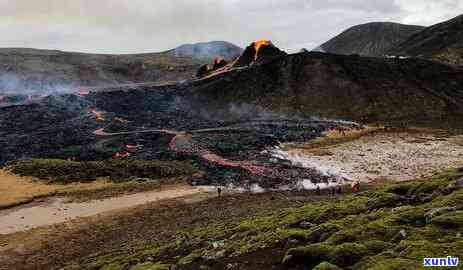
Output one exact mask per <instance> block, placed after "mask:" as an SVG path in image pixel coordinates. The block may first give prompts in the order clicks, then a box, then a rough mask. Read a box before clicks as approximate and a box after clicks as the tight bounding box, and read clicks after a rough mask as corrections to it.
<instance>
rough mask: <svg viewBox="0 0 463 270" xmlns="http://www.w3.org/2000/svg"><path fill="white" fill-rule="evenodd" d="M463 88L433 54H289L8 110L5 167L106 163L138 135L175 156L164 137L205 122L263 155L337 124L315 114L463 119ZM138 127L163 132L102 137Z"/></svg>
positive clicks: (203, 136)
mask: <svg viewBox="0 0 463 270" xmlns="http://www.w3.org/2000/svg"><path fill="white" fill-rule="evenodd" d="M462 85H463V70H462V69H460V68H456V67H453V66H450V65H445V64H440V63H438V62H435V61H429V60H423V59H416V58H410V59H401V60H399V59H384V58H362V57H356V56H342V55H330V54H323V53H299V54H293V55H282V56H278V57H276V58H273V59H272V60H270V61H267V62H263V63H258V64H253V65H251V66H250V67H240V68H234V69H231V70H230V71H227V72H221V73H218V74H215V75H211V76H209V77H206V78H205V79H201V80H194V81H189V82H186V83H180V84H171V85H163V86H154V87H153V86H140V87H139V88H136V87H135V88H134V87H127V88H126V89H123V88H120V87H117V88H115V89H114V90H111V89H106V90H104V91H94V92H91V93H89V95H84V96H78V95H65V96H61V97H48V98H45V99H43V100H39V101H37V102H33V103H31V104H25V105H22V106H9V107H4V108H0V123H1V124H2V130H1V131H0V135H1V136H0V164H1V163H5V162H8V161H11V160H17V159H18V158H24V157H49V158H63V159H66V158H69V157H78V158H79V160H101V159H107V158H111V157H112V156H113V155H115V153H116V152H120V153H124V152H125V151H126V149H125V148H124V147H123V146H124V145H125V144H135V145H136V142H138V143H139V144H141V145H144V147H143V149H142V150H141V151H136V152H134V153H133V154H132V156H133V157H135V158H137V157H138V158H141V159H147V158H148V159H156V158H165V157H168V156H169V155H171V153H170V150H169V147H168V144H166V139H165V137H166V136H167V137H169V136H174V135H173V134H181V133H179V132H180V131H187V130H190V132H194V131H195V130H202V129H206V131H207V130H208V129H212V130H210V132H214V130H213V129H218V130H217V131H216V132H219V133H220V132H225V133H226V134H228V133H227V132H226V131H227V130H228V129H232V130H236V129H238V130H241V129H244V130H247V132H248V133H249V134H252V136H251V135H249V136H250V137H249V138H248V137H246V136H248V135H246V134H248V133H243V134H235V133H230V134H228V135H223V136H225V137H220V136H219V137H214V136H211V135H209V134H208V133H207V132H200V133H198V134H197V135H196V136H197V140H200V141H201V143H205V144H206V145H217V147H218V149H219V152H220V153H222V154H223V155H225V156H226V157H229V158H237V159H240V160H242V159H246V158H247V157H248V156H247V154H246V155H245V156H243V155H242V153H250V151H247V152H242V151H240V149H241V148H243V147H246V148H247V149H248V150H249V149H253V151H257V152H256V153H258V151H259V150H261V149H262V147H265V146H266V145H273V144H275V141H280V142H281V141H291V140H305V139H308V138H309V137H310V138H311V137H312V136H317V134H320V133H321V132H323V130H326V129H330V128H333V125H335V123H330V122H327V123H317V122H313V121H312V122H311V119H313V118H314V117H315V118H317V117H319V118H322V119H323V118H326V119H343V120H353V121H360V122H364V123H383V124H387V125H389V124H391V125H400V126H403V125H405V126H416V125H420V126H426V127H445V128H457V127H461V123H462V121H461V120H462V119H463V113H462V111H461V106H462V104H463V92H462V89H461V86H462ZM247 121H248V122H249V121H251V122H250V123H251V124H252V125H250V126H248V125H247V124H246V122H247ZM266 121H270V122H266ZM294 121H296V122H299V124H295V123H294ZM237 123H241V125H238V124H237ZM102 128H103V129H102ZM140 129H144V130H148V131H149V130H152V132H153V133H156V134H157V135H156V136H155V137H151V136H150V134H149V132H148V133H147V134H145V133H143V134H144V135H143V136H141V135H142V134H137V132H133V133H130V132H129V133H128V134H126V136H122V137H118V136H115V137H111V140H106V139H105V140H103V141H106V143H103V144H102V143H101V142H102V140H101V139H102V138H105V137H106V136H107V135H106V133H108V132H109V133H110V134H111V133H115V134H117V133H118V132H126V131H136V130H140ZM166 129H168V130H170V131H166ZM301 129H303V130H304V129H313V130H314V131H313V133H312V134H307V133H305V132H303V130H301ZM105 130H106V131H105ZM277 131H278V133H276V132H277ZM269 133H271V134H273V135H271V136H270V135H268V134H269ZM123 135H125V133H123ZM221 136H222V135H221ZM241 136H244V137H241ZM269 136H270V137H269ZM307 136H308V137H307ZM50 138H53V140H50ZM160 138H164V139H160ZM225 138H227V139H225ZM215 139H219V140H230V141H227V143H219V144H217V142H215V141H214V140H215ZM211 140H212V142H211ZM167 142H168V141H167ZM237 142H240V143H239V144H237ZM25 145H27V146H30V147H24V146H25ZM214 147H215V146H214ZM198 149H200V148H198ZM199 153H203V152H201V151H200V152H199ZM212 179H218V178H212ZM267 182H268V183H270V182H271V181H270V180H268V181H267Z"/></svg>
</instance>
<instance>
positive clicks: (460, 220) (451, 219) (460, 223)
mask: <svg viewBox="0 0 463 270" xmlns="http://www.w3.org/2000/svg"><path fill="white" fill-rule="evenodd" d="M431 223H432V224H435V225H437V226H439V227H441V228H444V229H456V228H463V211H455V212H450V213H446V214H443V215H440V216H437V217H434V218H432V220H431Z"/></svg>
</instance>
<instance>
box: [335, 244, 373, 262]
mask: <svg viewBox="0 0 463 270" xmlns="http://www.w3.org/2000/svg"><path fill="white" fill-rule="evenodd" d="M368 253H369V251H368V249H367V248H366V247H365V246H364V245H362V244H356V243H344V244H341V245H339V246H336V247H335V248H334V250H333V251H332V253H331V256H330V260H329V262H332V263H334V264H336V265H339V266H350V265H354V264H355V263H357V262H358V261H360V259H362V258H363V257H364V256H366V255H367V254H368Z"/></svg>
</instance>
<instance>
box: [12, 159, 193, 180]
mask: <svg viewBox="0 0 463 270" xmlns="http://www.w3.org/2000/svg"><path fill="white" fill-rule="evenodd" d="M8 170H10V171H11V172H12V173H14V174H17V175H20V176H32V177H37V178H39V179H44V180H47V181H49V182H51V183H59V184H68V183H72V182H89V181H94V180H96V179H97V178H99V177H108V178H109V179H111V180H112V181H116V182H120V181H129V180H132V179H133V178H134V177H135V178H150V179H158V178H162V177H176V176H182V175H189V174H191V173H193V172H194V168H193V167H192V166H191V165H190V164H188V163H186V162H178V161H158V160H133V159H124V160H116V159H112V160H105V161H88V162H77V161H67V160H60V159H31V160H23V161H18V162H16V163H14V164H12V165H11V166H9V167H8Z"/></svg>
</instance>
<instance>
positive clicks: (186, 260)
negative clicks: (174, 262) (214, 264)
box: [178, 251, 202, 265]
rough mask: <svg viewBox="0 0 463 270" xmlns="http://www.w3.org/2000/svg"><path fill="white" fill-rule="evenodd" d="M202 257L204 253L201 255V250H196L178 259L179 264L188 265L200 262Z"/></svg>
mask: <svg viewBox="0 0 463 270" xmlns="http://www.w3.org/2000/svg"><path fill="white" fill-rule="evenodd" d="M201 257H202V255H201V253H200V251H194V252H192V253H190V254H188V256H186V257H183V258H181V259H180V260H179V261H178V264H179V265H187V264H191V263H195V262H198V261H199V260H201Z"/></svg>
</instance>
